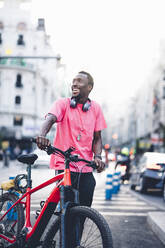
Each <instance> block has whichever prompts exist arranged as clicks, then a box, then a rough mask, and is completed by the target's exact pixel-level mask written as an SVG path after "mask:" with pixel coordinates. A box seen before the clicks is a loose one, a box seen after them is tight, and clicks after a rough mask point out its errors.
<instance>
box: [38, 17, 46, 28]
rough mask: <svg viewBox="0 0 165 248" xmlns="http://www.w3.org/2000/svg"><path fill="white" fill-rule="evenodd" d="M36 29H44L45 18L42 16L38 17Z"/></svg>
mask: <svg viewBox="0 0 165 248" xmlns="http://www.w3.org/2000/svg"><path fill="white" fill-rule="evenodd" d="M37 30H45V20H44V18H39V19H38V26H37Z"/></svg>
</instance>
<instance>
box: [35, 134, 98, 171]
mask: <svg viewBox="0 0 165 248" xmlns="http://www.w3.org/2000/svg"><path fill="white" fill-rule="evenodd" d="M31 141H32V142H33V143H37V141H36V138H31ZM43 150H44V151H46V152H47V154H48V155H50V154H55V153H56V154H61V155H63V156H64V157H65V159H68V160H70V162H85V163H87V164H86V166H89V167H92V168H93V169H97V165H96V163H95V162H93V161H89V160H86V159H83V158H79V156H78V155H72V154H71V152H73V151H74V150H75V148H74V147H70V148H69V149H68V150H66V151H62V150H61V149H59V148H56V147H54V146H52V145H49V146H47V147H45V149H43Z"/></svg>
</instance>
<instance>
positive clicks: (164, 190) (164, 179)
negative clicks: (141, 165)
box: [161, 162, 165, 202]
mask: <svg viewBox="0 0 165 248" xmlns="http://www.w3.org/2000/svg"><path fill="white" fill-rule="evenodd" d="M161 166H162V169H163V176H162V196H163V200H164V202H165V162H164V163H162V164H161Z"/></svg>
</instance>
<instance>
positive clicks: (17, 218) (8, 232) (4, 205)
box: [0, 193, 24, 247]
mask: <svg viewBox="0 0 165 248" xmlns="http://www.w3.org/2000/svg"><path fill="white" fill-rule="evenodd" d="M17 200H18V196H17V195H15V194H14V193H5V194H3V195H1V196H0V218H1V217H2V216H3V215H4V213H5V212H6V211H7V210H8V209H9V208H10V207H11V206H12V205H13V204H14V203H15V202H16V201H17ZM23 225H24V209H23V206H22V204H21V203H18V204H17V205H16V206H15V207H14V208H12V209H11V210H10V211H9V212H8V213H7V215H6V216H5V217H4V218H3V219H2V220H1V221H0V233H2V234H3V235H5V236H6V237H8V238H13V237H16V236H17V235H19V233H20V232H21V229H22V227H23ZM0 244H3V245H4V247H6V246H5V245H6V244H9V243H8V242H7V241H5V240H2V239H0Z"/></svg>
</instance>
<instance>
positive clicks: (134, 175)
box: [130, 152, 165, 193]
mask: <svg viewBox="0 0 165 248" xmlns="http://www.w3.org/2000/svg"><path fill="white" fill-rule="evenodd" d="M158 163H165V153H158V152H145V153H144V154H143V155H142V157H141V158H140V159H139V162H138V163H137V164H136V163H133V164H131V169H130V188H131V189H133V190H135V189H136V186H139V191H140V193H147V190H148V189H159V190H162V187H163V181H162V177H163V169H162V167H161V166H160V165H158Z"/></svg>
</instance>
